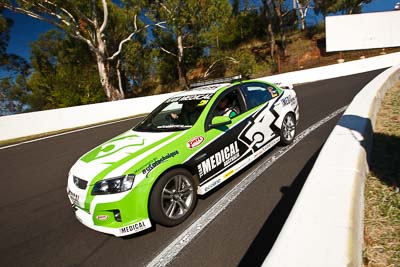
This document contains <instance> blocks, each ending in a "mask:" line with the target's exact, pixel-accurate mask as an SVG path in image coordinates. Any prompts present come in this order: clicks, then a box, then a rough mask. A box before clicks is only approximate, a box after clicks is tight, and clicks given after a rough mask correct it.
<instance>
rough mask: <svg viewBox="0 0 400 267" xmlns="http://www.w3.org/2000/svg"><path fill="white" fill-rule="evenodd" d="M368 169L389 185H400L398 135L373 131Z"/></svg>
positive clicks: (399, 138) (399, 141)
mask: <svg viewBox="0 0 400 267" xmlns="http://www.w3.org/2000/svg"><path fill="white" fill-rule="evenodd" d="M373 142H374V144H373V148H372V154H371V162H370V171H371V172H373V173H374V175H375V176H376V177H377V178H379V179H380V180H381V181H382V182H384V183H385V184H386V185H388V186H390V187H399V186H400V137H399V136H394V135H386V134H382V133H374V135H373Z"/></svg>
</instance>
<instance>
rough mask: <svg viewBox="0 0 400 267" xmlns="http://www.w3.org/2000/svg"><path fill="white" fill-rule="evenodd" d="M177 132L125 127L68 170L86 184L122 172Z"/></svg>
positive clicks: (170, 138)
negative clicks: (148, 130) (137, 130)
mask: <svg viewBox="0 0 400 267" xmlns="http://www.w3.org/2000/svg"><path fill="white" fill-rule="evenodd" d="M178 134H179V132H175V133H171V132H161V133H153V132H135V131H128V132H126V133H123V134H121V135H119V136H117V137H115V138H113V139H111V140H109V141H107V142H105V143H104V144H102V145H99V146H98V147H96V148H94V149H92V150H91V151H89V152H88V153H86V154H85V155H83V156H82V157H81V158H80V159H79V160H78V161H77V162H76V163H75V164H74V165H73V167H72V168H71V174H72V175H74V176H76V177H79V178H80V179H83V180H85V181H88V182H89V184H94V183H95V182H97V181H98V180H101V179H105V178H113V177H118V176H121V175H123V174H124V173H125V172H126V171H127V170H129V169H131V168H132V166H134V164H135V163H137V162H139V161H140V160H142V159H144V158H146V157H147V156H149V155H150V154H151V153H154V152H155V151H157V149H159V148H161V147H163V146H165V145H166V144H168V143H170V142H171V141H172V140H174V139H175V138H174V137H175V136H177V135H178Z"/></svg>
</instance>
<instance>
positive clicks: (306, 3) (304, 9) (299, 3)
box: [293, 0, 312, 31]
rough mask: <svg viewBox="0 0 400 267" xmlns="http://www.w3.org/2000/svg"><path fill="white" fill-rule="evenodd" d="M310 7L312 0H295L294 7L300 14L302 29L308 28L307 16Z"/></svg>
mask: <svg viewBox="0 0 400 267" xmlns="http://www.w3.org/2000/svg"><path fill="white" fill-rule="evenodd" d="M310 8H312V6H311V0H293V9H295V10H296V11H297V13H298V14H299V17H300V23H301V24H300V25H301V30H302V31H304V30H305V29H306V17H307V14H308V11H309V10H310Z"/></svg>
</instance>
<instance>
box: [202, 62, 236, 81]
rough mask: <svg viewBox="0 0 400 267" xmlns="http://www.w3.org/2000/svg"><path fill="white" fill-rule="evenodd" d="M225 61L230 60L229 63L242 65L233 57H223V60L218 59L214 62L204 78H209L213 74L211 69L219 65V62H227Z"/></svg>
mask: <svg viewBox="0 0 400 267" xmlns="http://www.w3.org/2000/svg"><path fill="white" fill-rule="evenodd" d="M225 59H226V60H229V61H232V62H233V63H234V64H239V63H240V61H237V60H236V59H234V58H233V57H223V58H220V59H217V60H216V61H214V62H213V63H212V64H211V65H210V66H209V67H208V68H207V70H206V72H205V73H204V75H203V78H207V77H208V76H209V75H210V74H211V73H212V71H211V69H212V68H213V67H214V66H215V64H217V63H218V62H220V61H223V60H225Z"/></svg>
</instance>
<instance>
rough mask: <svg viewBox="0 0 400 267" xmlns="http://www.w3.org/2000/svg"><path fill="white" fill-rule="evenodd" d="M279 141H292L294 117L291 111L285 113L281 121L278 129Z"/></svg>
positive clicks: (282, 142) (294, 127)
mask: <svg viewBox="0 0 400 267" xmlns="http://www.w3.org/2000/svg"><path fill="white" fill-rule="evenodd" d="M279 135H280V138H281V140H280V143H281V144H282V145H290V144H291V143H293V140H294V137H295V135H296V119H295V117H294V115H293V113H288V114H286V115H285V117H284V118H283V121H282V127H281V130H280V133H279Z"/></svg>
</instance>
